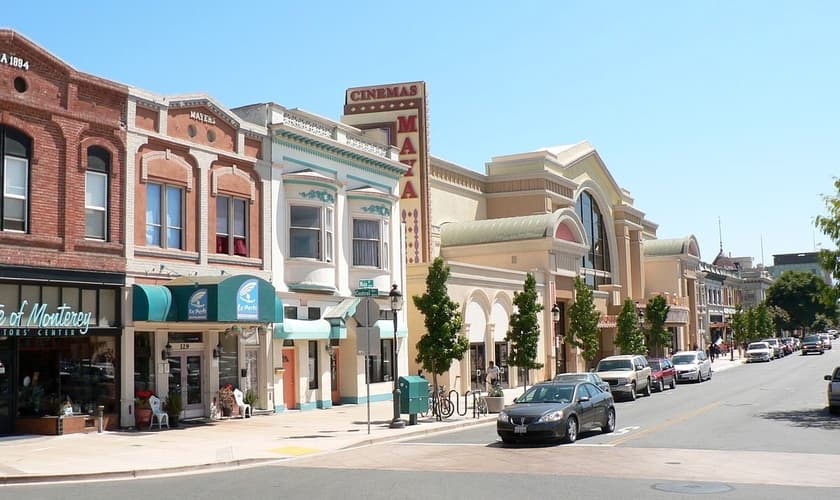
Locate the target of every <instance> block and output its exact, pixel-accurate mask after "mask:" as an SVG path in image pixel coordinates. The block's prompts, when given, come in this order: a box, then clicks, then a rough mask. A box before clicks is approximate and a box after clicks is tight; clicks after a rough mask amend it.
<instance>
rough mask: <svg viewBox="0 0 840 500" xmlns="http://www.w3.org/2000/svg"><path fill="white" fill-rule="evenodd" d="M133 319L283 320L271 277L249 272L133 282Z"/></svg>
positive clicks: (247, 321)
mask: <svg viewBox="0 0 840 500" xmlns="http://www.w3.org/2000/svg"><path fill="white" fill-rule="evenodd" d="M133 314H134V321H217V322H227V323H233V322H243V323H275V322H279V321H283V304H282V302H281V301H280V299H279V297H277V294H276V293H275V291H274V287H273V286H272V285H271V283H269V282H268V281H266V280H264V279H262V278H258V277H256V276H251V275H248V274H240V275H232V276H228V275H223V276H189V277H188V276H184V277H180V278H177V279H174V280H172V281H170V282H168V283H166V284H165V285H134V302H133Z"/></svg>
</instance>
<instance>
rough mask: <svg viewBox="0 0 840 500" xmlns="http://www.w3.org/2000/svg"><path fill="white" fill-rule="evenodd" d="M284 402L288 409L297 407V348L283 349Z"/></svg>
mask: <svg viewBox="0 0 840 500" xmlns="http://www.w3.org/2000/svg"><path fill="white" fill-rule="evenodd" d="M283 368H284V372H283V404H284V405H286V409H287V410H293V409H295V408H297V394H296V393H295V386H296V384H295V379H296V378H297V375H296V374H295V372H296V371H297V370H295V350H294V349H283Z"/></svg>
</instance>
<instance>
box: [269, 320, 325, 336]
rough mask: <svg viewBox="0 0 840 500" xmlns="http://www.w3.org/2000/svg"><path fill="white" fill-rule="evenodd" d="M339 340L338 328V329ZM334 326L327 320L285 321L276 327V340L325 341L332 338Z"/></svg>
mask: <svg viewBox="0 0 840 500" xmlns="http://www.w3.org/2000/svg"><path fill="white" fill-rule="evenodd" d="M335 329H336V337H335V338H338V332H337V330H338V328H337V327H336V328H335ZM332 331H333V326H332V325H331V324H330V322H329V321H327V320H325V319H315V320H304V319H284V320H283V322H282V323H279V324H277V325H274V338H276V339H289V340H325V339H329V338H332V337H331V333H332Z"/></svg>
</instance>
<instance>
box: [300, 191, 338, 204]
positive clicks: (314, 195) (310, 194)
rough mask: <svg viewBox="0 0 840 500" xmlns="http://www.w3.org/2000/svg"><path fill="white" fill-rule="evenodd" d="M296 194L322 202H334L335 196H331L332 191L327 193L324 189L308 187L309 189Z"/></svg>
mask: <svg viewBox="0 0 840 500" xmlns="http://www.w3.org/2000/svg"><path fill="white" fill-rule="evenodd" d="M298 194H299V195H300V196H301V198H306V199H307V200H318V201H322V202H324V203H329V204H335V196H333V194H332V193H328V192H326V191H318V190H316V189H310V190H309V191H301V192H299V193H298Z"/></svg>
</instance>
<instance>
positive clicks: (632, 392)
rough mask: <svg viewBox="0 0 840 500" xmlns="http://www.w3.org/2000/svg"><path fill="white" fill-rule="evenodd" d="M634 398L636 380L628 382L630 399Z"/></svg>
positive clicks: (633, 399)
mask: <svg viewBox="0 0 840 500" xmlns="http://www.w3.org/2000/svg"><path fill="white" fill-rule="evenodd" d="M635 400H636V382H633V383H632V384H630V401H635Z"/></svg>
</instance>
